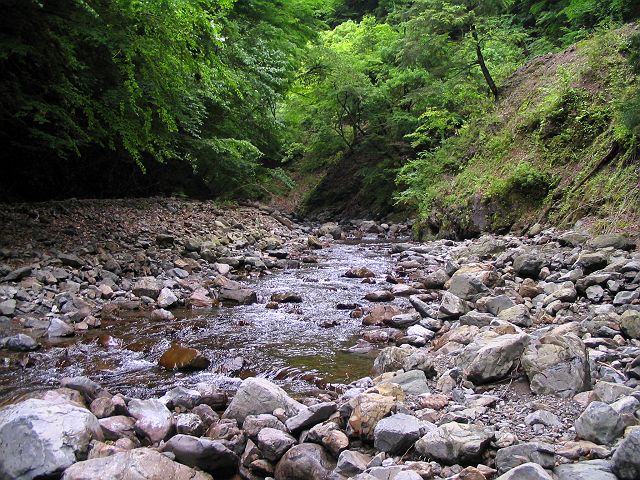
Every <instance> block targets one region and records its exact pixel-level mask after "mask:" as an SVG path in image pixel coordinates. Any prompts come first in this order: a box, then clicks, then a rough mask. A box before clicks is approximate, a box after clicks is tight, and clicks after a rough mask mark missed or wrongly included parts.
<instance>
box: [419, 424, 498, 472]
mask: <svg viewBox="0 0 640 480" xmlns="http://www.w3.org/2000/svg"><path fill="white" fill-rule="evenodd" d="M493 435H494V431H493V429H491V428H484V427H481V426H477V425H467V424H461V423H457V422H450V423H446V424H444V425H440V426H439V427H438V428H437V429H435V430H432V431H430V432H428V433H427V434H426V435H424V436H423V437H422V438H421V439H420V440H418V441H417V442H416V444H415V448H416V451H417V452H418V453H419V454H420V455H424V456H426V457H429V458H432V459H434V460H436V461H439V462H443V463H445V464H447V465H453V464H456V463H459V464H469V463H474V462H477V461H478V460H479V459H480V456H481V455H482V452H484V450H485V448H486V447H487V446H488V444H489V442H490V441H491V439H492V438H493Z"/></svg>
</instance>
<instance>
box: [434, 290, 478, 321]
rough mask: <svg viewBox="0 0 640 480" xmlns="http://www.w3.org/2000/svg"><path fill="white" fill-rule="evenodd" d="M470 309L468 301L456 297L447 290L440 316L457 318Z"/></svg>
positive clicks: (443, 297)
mask: <svg viewBox="0 0 640 480" xmlns="http://www.w3.org/2000/svg"><path fill="white" fill-rule="evenodd" d="M469 310H470V308H469V306H468V305H467V302H465V301H464V300H463V299H461V298H459V297H456V296H455V295H454V294H453V293H450V292H445V293H444V295H443V296H442V302H441V303H440V310H439V313H438V316H439V317H440V318H447V319H449V318H450V319H456V318H459V317H461V316H462V315H464V314H465V313H467V312H468V311H469Z"/></svg>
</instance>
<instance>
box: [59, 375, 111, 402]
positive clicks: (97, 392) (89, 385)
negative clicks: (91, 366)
mask: <svg viewBox="0 0 640 480" xmlns="http://www.w3.org/2000/svg"><path fill="white" fill-rule="evenodd" d="M60 386H62V387H64V388H70V389H72V390H77V391H78V392H80V393H81V394H82V396H83V397H84V398H85V399H86V400H87V401H88V402H89V403H91V402H93V401H94V400H95V399H96V398H98V397H100V396H105V395H106V396H109V397H110V396H111V395H109V393H108V392H106V391H105V390H104V389H103V388H102V386H100V385H99V384H98V383H96V382H94V381H93V380H91V379H89V378H87V377H83V376H78V377H65V378H63V379H61V380H60Z"/></svg>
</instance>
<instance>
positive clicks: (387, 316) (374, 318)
mask: <svg viewBox="0 0 640 480" xmlns="http://www.w3.org/2000/svg"><path fill="white" fill-rule="evenodd" d="M400 313H402V311H401V310H400V309H399V308H398V307H394V306H393V305H376V306H374V307H373V308H372V309H371V311H370V312H369V313H368V314H367V315H366V316H365V317H364V318H363V319H362V324H363V325H382V324H383V323H384V322H387V321H389V320H391V318H392V317H394V316H395V315H399V314H400Z"/></svg>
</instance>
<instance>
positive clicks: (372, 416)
mask: <svg viewBox="0 0 640 480" xmlns="http://www.w3.org/2000/svg"><path fill="white" fill-rule="evenodd" d="M349 404H350V405H351V407H352V408H353V409H352V412H351V415H350V416H349V421H348V426H347V434H348V435H349V436H351V437H360V438H361V439H363V440H367V441H373V440H374V436H373V434H374V429H375V428H376V425H377V424H378V422H379V421H380V420H382V419H383V418H384V417H386V416H387V415H388V414H389V412H391V410H392V409H393V407H394V406H395V400H394V399H393V397H387V396H383V395H380V394H377V393H363V394H362V395H359V396H357V397H356V398H354V399H352V400H350V401H349Z"/></svg>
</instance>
